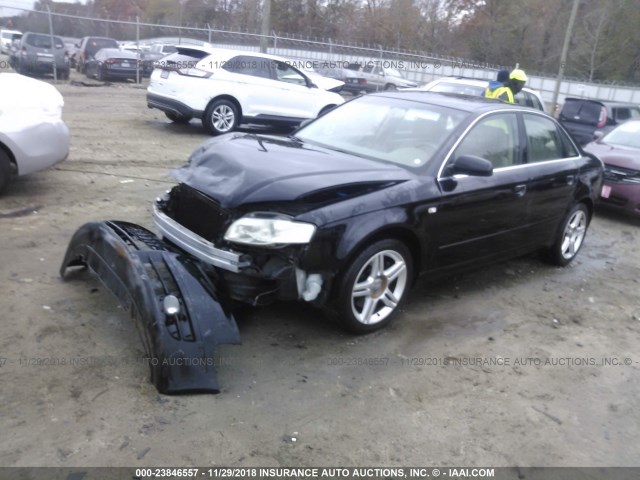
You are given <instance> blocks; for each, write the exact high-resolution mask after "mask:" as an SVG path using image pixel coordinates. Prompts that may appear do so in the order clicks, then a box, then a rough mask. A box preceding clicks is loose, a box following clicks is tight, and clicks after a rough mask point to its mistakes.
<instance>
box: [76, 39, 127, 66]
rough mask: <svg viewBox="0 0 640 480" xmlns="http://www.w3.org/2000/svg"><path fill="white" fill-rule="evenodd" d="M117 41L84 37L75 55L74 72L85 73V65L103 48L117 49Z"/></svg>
mask: <svg viewBox="0 0 640 480" xmlns="http://www.w3.org/2000/svg"><path fill="white" fill-rule="evenodd" d="M119 47H120V45H119V44H118V42H117V40H114V39H113V38H108V37H84V38H83V39H82V40H81V41H80V44H79V45H78V51H77V53H76V59H75V60H76V71H78V72H80V73H85V65H86V63H87V62H88V61H89V60H90V59H91V58H92V57H93V56H94V55H95V54H96V53H98V51H99V50H102V49H103V48H119Z"/></svg>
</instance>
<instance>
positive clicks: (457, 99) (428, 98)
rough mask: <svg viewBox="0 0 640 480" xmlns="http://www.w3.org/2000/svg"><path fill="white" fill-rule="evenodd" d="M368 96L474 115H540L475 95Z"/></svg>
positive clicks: (404, 92)
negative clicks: (494, 112)
mask: <svg viewBox="0 0 640 480" xmlns="http://www.w3.org/2000/svg"><path fill="white" fill-rule="evenodd" d="M369 96H376V97H388V98H397V99H401V100H409V101H412V102H418V103H425V104H431V105H437V106H442V107H449V108H455V109H456V110H462V111H466V112H474V113H482V112H485V111H491V110H503V109H516V110H523V109H524V110H530V111H532V112H536V113H541V111H540V110H537V109H535V108H529V107H524V106H522V105H519V104H511V103H505V102H503V101H501V100H496V99H493V98H485V97H480V96H477V95H462V94H460V93H448V92H446V93H445V92H429V91H426V90H421V91H420V90H411V91H409V90H400V91H397V92H380V93H371V94H369Z"/></svg>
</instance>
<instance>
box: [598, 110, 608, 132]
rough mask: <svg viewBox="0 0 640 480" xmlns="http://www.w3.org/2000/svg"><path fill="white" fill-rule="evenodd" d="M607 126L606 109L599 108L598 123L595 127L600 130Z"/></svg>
mask: <svg viewBox="0 0 640 480" xmlns="http://www.w3.org/2000/svg"><path fill="white" fill-rule="evenodd" d="M606 124H607V109H606V108H605V107H600V116H599V117H598V123H597V124H596V127H598V128H601V127H604V126H605V125H606Z"/></svg>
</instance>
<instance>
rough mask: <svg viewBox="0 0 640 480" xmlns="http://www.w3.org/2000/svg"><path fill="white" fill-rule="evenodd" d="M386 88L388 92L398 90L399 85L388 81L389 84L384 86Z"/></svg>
mask: <svg viewBox="0 0 640 480" xmlns="http://www.w3.org/2000/svg"><path fill="white" fill-rule="evenodd" d="M384 90H385V91H386V92H395V91H397V90H398V87H396V86H395V85H394V84H393V83H387V84H386V85H385V86H384Z"/></svg>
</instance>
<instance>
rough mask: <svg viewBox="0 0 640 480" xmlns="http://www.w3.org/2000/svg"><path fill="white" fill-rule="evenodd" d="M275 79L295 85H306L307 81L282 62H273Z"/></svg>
mask: <svg viewBox="0 0 640 480" xmlns="http://www.w3.org/2000/svg"><path fill="white" fill-rule="evenodd" d="M275 66H276V77H277V79H278V80H279V81H281V82H287V83H293V84H295V85H304V86H306V85H307V79H306V78H305V77H303V76H302V74H301V73H300V72H298V71H297V70H296V69H294V68H292V67H291V65H287V64H286V63H284V62H275Z"/></svg>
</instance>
